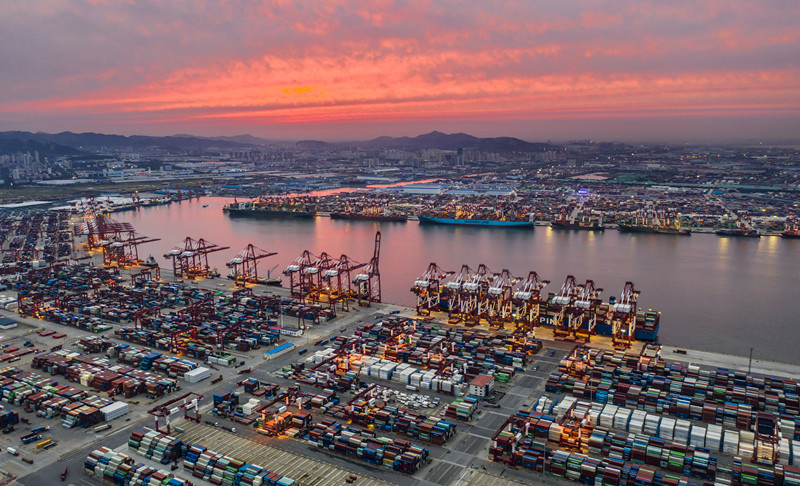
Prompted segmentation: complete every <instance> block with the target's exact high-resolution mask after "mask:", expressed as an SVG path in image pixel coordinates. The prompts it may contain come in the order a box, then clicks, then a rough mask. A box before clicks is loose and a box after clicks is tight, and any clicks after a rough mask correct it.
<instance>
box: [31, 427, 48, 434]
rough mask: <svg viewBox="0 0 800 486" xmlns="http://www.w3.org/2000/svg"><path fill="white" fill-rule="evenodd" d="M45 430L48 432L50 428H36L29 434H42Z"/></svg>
mask: <svg viewBox="0 0 800 486" xmlns="http://www.w3.org/2000/svg"><path fill="white" fill-rule="evenodd" d="M45 430H50V426H49V425H48V426H46V427H36V428H34V429H32V430H31V434H38V433H39V432H44V431H45Z"/></svg>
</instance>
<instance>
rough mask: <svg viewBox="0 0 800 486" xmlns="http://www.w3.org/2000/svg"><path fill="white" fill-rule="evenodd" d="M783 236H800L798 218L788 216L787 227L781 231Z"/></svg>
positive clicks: (793, 237) (791, 237) (794, 237)
mask: <svg viewBox="0 0 800 486" xmlns="http://www.w3.org/2000/svg"><path fill="white" fill-rule="evenodd" d="M781 238H790V239H797V238H800V222H798V221H797V219H796V218H792V217H789V218H786V227H785V228H784V231H783V233H781Z"/></svg>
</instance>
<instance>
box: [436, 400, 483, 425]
mask: <svg viewBox="0 0 800 486" xmlns="http://www.w3.org/2000/svg"><path fill="white" fill-rule="evenodd" d="M477 410H478V399H477V398H475V397H464V398H456V399H455V400H454V401H453V403H451V404H449V405H447V408H445V411H444V415H445V417H447V418H451V419H457V420H461V421H464V422H469V421H470V420H472V417H473V416H474V415H475V412H476V411H477Z"/></svg>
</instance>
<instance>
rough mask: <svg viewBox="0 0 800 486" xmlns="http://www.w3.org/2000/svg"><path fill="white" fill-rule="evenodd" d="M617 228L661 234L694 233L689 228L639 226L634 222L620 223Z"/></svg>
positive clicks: (623, 231) (624, 231)
mask: <svg viewBox="0 0 800 486" xmlns="http://www.w3.org/2000/svg"><path fill="white" fill-rule="evenodd" d="M617 229H618V230H619V231H620V232H622V233H652V234H659V235H677V236H689V235H691V234H692V232H691V230H688V229H675V228H658V227H655V226H638V225H633V224H620V225H619V226H618V227H617Z"/></svg>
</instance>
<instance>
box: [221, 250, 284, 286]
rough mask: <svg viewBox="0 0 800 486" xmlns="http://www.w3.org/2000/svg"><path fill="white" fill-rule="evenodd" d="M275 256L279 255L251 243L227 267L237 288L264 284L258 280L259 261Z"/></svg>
mask: <svg viewBox="0 0 800 486" xmlns="http://www.w3.org/2000/svg"><path fill="white" fill-rule="evenodd" d="M274 255H277V253H276V252H274V251H266V250H262V249H261V248H258V247H256V246H254V245H253V244H252V243H250V244H249V245H247V248H245V249H243V250H242V251H240V252H239V253H238V254H237V255H236V256H235V257H233V258H231V260H230V261H229V262H228V263H226V264H225V266H227V267H228V268H230V269H231V278H233V280H234V282H236V286H237V287H244V286H246V285H247V284H259V283H264V282H263V281H262V280H260V279H259V278H258V261H259V260H261V259H263V258H267V257H271V256H274Z"/></svg>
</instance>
